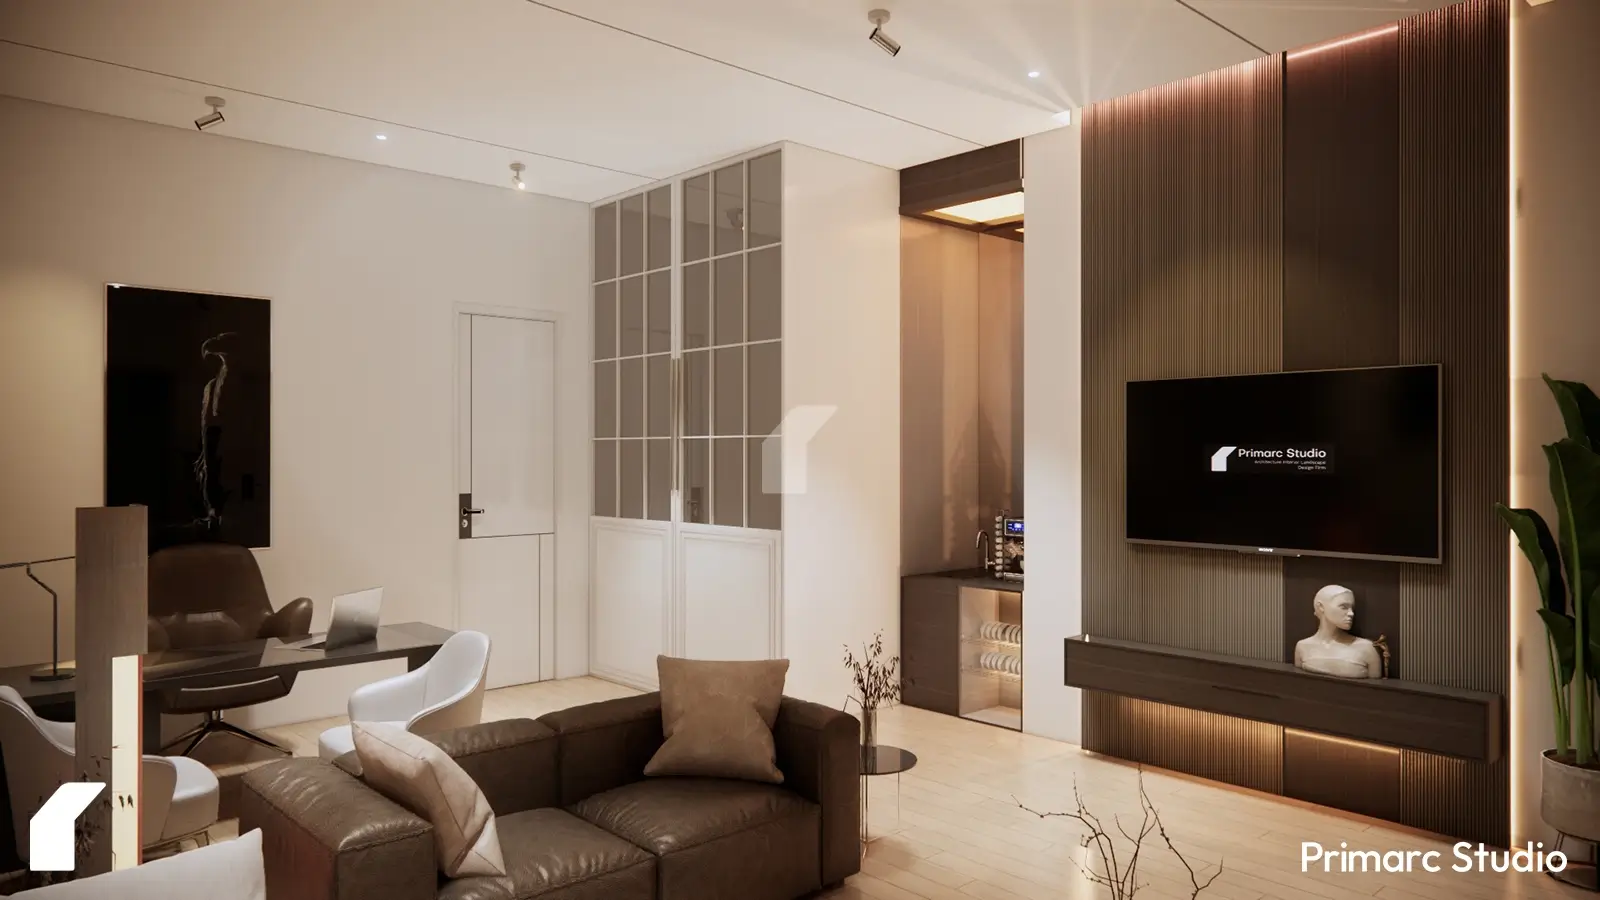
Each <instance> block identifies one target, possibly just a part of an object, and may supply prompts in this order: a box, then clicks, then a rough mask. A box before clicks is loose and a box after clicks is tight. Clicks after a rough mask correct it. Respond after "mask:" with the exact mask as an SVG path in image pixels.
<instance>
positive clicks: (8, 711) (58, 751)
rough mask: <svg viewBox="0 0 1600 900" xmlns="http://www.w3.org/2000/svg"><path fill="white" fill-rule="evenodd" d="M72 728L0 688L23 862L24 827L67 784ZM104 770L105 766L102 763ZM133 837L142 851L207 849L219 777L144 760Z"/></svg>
mask: <svg viewBox="0 0 1600 900" xmlns="http://www.w3.org/2000/svg"><path fill="white" fill-rule="evenodd" d="M76 741H77V726H76V725H74V724H73V723H71V722H49V721H46V720H44V719H41V718H39V717H38V716H37V715H35V714H34V712H33V708H32V707H30V706H29V705H28V702H27V701H26V700H24V699H22V696H21V695H20V694H18V693H17V691H16V689H15V688H13V687H11V686H9V685H0V753H3V754H4V759H5V765H6V791H7V792H8V793H9V794H10V797H11V827H12V829H13V833H14V834H15V835H16V838H17V855H18V856H20V857H21V858H22V860H23V861H24V862H26V861H27V859H28V844H29V836H28V829H29V823H30V822H31V821H32V819H33V816H34V814H35V813H37V812H38V811H39V808H40V807H42V806H44V803H45V801H46V800H48V799H50V796H51V795H52V794H54V793H55V790H56V788H58V787H60V786H61V785H63V784H65V783H67V782H69V781H72V780H73V779H74V778H75V775H74V769H75V766H74V759H75V757H76V750H75V746H74V745H75V743H76ZM106 766H107V767H109V766H110V761H109V760H108V761H107V762H106ZM139 789H140V792H141V794H140V809H139V834H140V837H141V838H142V840H141V843H142V844H143V845H144V849H146V850H152V849H157V848H160V847H163V846H169V845H171V844H175V843H177V842H178V841H181V840H184V839H186V838H196V839H198V840H200V841H201V842H203V843H208V842H209V841H208V839H207V838H206V837H205V831H206V829H208V828H210V827H211V826H212V825H213V824H215V823H216V821H217V802H218V796H219V790H218V784H217V776H216V775H214V774H212V772H211V770H210V769H208V768H206V767H205V765H204V764H203V763H199V762H196V761H195V760H192V759H189V758H188V757H186V756H146V757H144V763H143V765H142V766H141V768H140V771H139Z"/></svg>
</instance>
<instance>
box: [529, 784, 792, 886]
mask: <svg viewBox="0 0 1600 900" xmlns="http://www.w3.org/2000/svg"><path fill="white" fill-rule="evenodd" d="M569 808H570V809H571V810H572V812H573V813H575V814H576V815H578V816H579V817H581V818H583V819H585V820H586V821H589V822H592V823H594V824H595V825H598V826H599V827H601V828H603V829H605V830H606V831H609V832H611V833H612V834H614V835H616V836H618V837H621V838H625V839H627V840H628V841H629V842H631V843H633V844H636V845H638V846H640V847H643V848H645V849H647V850H649V851H650V852H652V853H654V854H655V855H656V856H657V857H659V859H658V860H657V863H656V866H657V875H658V884H659V890H658V892H657V894H656V896H657V897H658V898H659V900H789V898H793V897H799V896H802V895H804V894H806V893H807V892H809V891H814V890H817V889H818V888H820V887H821V886H822V883H821V851H820V846H821V836H822V808H821V807H819V806H817V805H816V804H815V803H812V802H810V801H809V800H806V799H804V798H803V797H801V796H800V795H798V794H796V793H794V792H792V791H788V790H785V789H784V788H781V787H778V786H776V785H770V784H757V783H755V782H749V781H732V780H726V779H720V778H647V779H645V780H644V781H639V782H635V783H633V784H627V785H623V786H622V787H619V788H614V789H612V790H609V791H606V792H604V793H601V794H596V795H594V796H592V797H589V798H587V799H585V800H581V801H579V802H578V803H576V804H574V805H573V806H571V807H569ZM508 852H509V851H508Z"/></svg>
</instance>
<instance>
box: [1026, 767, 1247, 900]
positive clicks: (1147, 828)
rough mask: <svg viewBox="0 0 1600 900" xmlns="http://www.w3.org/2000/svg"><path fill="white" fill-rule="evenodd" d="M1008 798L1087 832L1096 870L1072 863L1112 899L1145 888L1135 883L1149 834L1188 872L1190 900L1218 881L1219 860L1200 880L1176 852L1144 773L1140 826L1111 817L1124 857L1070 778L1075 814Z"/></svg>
mask: <svg viewBox="0 0 1600 900" xmlns="http://www.w3.org/2000/svg"><path fill="white" fill-rule="evenodd" d="M1011 799H1012V800H1013V801H1015V802H1016V804H1017V806H1018V807H1019V808H1020V809H1022V810H1023V811H1024V812H1029V813H1033V814H1034V815H1036V816H1038V817H1039V818H1041V819H1050V818H1061V819H1073V820H1075V821H1077V822H1078V824H1080V825H1082V826H1083V827H1084V828H1086V829H1088V830H1089V833H1088V834H1087V835H1086V836H1084V838H1083V842H1082V846H1084V847H1093V848H1094V851H1095V853H1096V855H1098V856H1099V857H1100V864H1099V868H1098V869H1096V867H1095V864H1094V862H1093V861H1092V860H1086V861H1085V863H1079V862H1078V861H1077V860H1073V861H1072V864H1073V865H1075V866H1077V867H1078V871H1080V872H1082V873H1083V875H1084V877H1085V878H1087V879H1089V881H1090V882H1092V883H1094V884H1098V885H1102V886H1103V887H1105V888H1106V889H1107V890H1109V891H1110V892H1111V900H1133V898H1134V895H1136V894H1137V893H1138V892H1139V889H1140V888H1143V887H1145V885H1144V884H1141V883H1140V882H1139V880H1138V875H1139V861H1140V855H1141V854H1142V853H1143V852H1144V849H1145V839H1146V838H1149V837H1150V836H1151V835H1152V834H1153V835H1155V836H1156V837H1158V838H1160V840H1161V843H1162V844H1165V845H1166V848H1167V850H1168V852H1170V853H1171V854H1172V855H1173V856H1175V857H1177V858H1178V862H1180V863H1182V864H1183V868H1184V871H1186V872H1188V874H1189V888H1190V894H1189V897H1190V900H1194V898H1197V897H1199V896H1200V892H1201V891H1203V890H1205V889H1206V888H1208V887H1210V886H1211V883H1212V882H1213V881H1216V880H1217V876H1219V875H1221V874H1222V863H1221V862H1220V861H1219V862H1218V863H1217V870H1216V871H1215V872H1212V873H1211V876H1210V877H1209V878H1206V879H1205V880H1204V881H1201V880H1200V876H1198V875H1197V874H1195V871H1194V866H1192V865H1190V863H1189V860H1187V859H1185V858H1184V856H1183V854H1182V853H1181V852H1179V851H1178V848H1177V847H1174V846H1173V845H1172V838H1170V837H1168V836H1167V828H1166V826H1165V825H1163V824H1162V822H1161V813H1160V812H1158V811H1157V810H1156V806H1155V804H1154V803H1152V802H1151V800H1150V795H1149V794H1148V793H1147V792H1146V791H1145V789H1144V771H1143V770H1140V772H1139V809H1140V810H1141V811H1142V812H1143V817H1142V819H1141V821H1140V822H1139V827H1138V828H1137V829H1133V830H1130V829H1129V828H1128V827H1126V826H1124V825H1123V824H1122V819H1121V817H1119V816H1112V817H1111V827H1112V828H1114V829H1116V831H1117V833H1119V834H1121V835H1122V837H1123V839H1124V840H1125V841H1127V842H1128V843H1131V844H1132V845H1133V846H1132V848H1131V849H1128V850H1127V852H1126V853H1123V854H1119V853H1118V852H1117V841H1116V838H1115V836H1114V835H1113V834H1112V833H1111V832H1110V831H1109V830H1108V829H1107V828H1106V825H1105V823H1104V822H1102V821H1101V819H1100V818H1099V817H1098V816H1096V815H1095V814H1094V813H1092V812H1090V811H1089V808H1088V807H1087V806H1085V805H1084V803H1083V794H1081V793H1080V792H1079V791H1078V782H1077V779H1073V782H1072V799H1073V802H1075V803H1076V804H1077V806H1078V809H1077V811H1076V812H1039V811H1038V810H1033V809H1029V808H1028V807H1026V806H1024V805H1023V804H1022V801H1020V800H1017V798H1016V797H1012V798H1011Z"/></svg>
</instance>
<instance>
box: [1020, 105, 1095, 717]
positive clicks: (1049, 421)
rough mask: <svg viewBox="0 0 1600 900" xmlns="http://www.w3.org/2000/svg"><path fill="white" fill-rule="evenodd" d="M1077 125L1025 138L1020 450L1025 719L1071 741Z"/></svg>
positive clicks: (1076, 487) (1075, 592) (1077, 613)
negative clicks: (1024, 525) (1068, 649)
mask: <svg viewBox="0 0 1600 900" xmlns="http://www.w3.org/2000/svg"><path fill="white" fill-rule="evenodd" d="M1080 131H1081V126H1079V125H1077V124H1073V125H1071V126H1069V127H1066V128H1059V129H1056V130H1055V131H1047V132H1045V133H1043V134H1038V135H1034V136H1033V137H1030V138H1027V139H1025V140H1024V141H1023V148H1022V159H1023V179H1024V190H1025V191H1026V193H1027V198H1028V200H1027V203H1028V210H1027V243H1026V244H1025V245H1024V248H1025V250H1024V252H1025V257H1024V261H1023V323H1024V324H1023V388H1022V392H1023V401H1022V402H1023V415H1022V430H1023V438H1022V446H1023V451H1022V458H1023V460H1024V461H1025V465H1026V466H1027V473H1028V474H1027V478H1026V480H1025V481H1024V483H1023V497H1024V502H1023V506H1024V508H1025V509H1026V510H1027V520H1028V571H1027V583H1026V589H1025V591H1024V593H1023V597H1022V623H1023V648H1022V658H1023V666H1024V669H1023V679H1022V685H1023V692H1022V693H1023V696H1022V724H1023V728H1024V730H1026V731H1028V732H1029V733H1031V734H1039V735H1044V736H1045V737H1052V738H1056V739H1057V740H1063V741H1071V742H1073V743H1078V742H1079V741H1081V739H1082V719H1083V716H1082V709H1083V700H1082V697H1081V692H1080V691H1078V690H1077V689H1075V688H1068V687H1065V686H1064V685H1063V684H1062V678H1063V676H1064V674H1065V673H1064V672H1063V670H1062V666H1063V660H1062V643H1061V642H1062V640H1063V639H1065V638H1067V637H1070V636H1072V635H1075V634H1079V633H1081V632H1082V631H1083V570H1082V565H1081V561H1082V549H1083V511H1082V507H1083V476H1082V465H1081V454H1082V443H1083V440H1082V435H1083V422H1082V385H1083V369H1082V365H1083V364H1082V357H1083V344H1082V322H1083V317H1082V284H1083V280H1082V275H1081V272H1082V252H1081V246H1082V245H1081V241H1080V234H1081V227H1080V226H1081V219H1082V216H1081V209H1082V196H1081V193H1080V185H1081V179H1080V173H1081V171H1082V165H1081V152H1080V144H1079V141H1080Z"/></svg>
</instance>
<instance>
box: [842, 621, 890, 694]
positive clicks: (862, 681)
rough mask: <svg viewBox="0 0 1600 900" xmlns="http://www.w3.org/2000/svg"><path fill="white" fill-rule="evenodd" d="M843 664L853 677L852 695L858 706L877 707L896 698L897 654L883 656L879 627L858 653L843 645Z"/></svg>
mask: <svg viewBox="0 0 1600 900" xmlns="http://www.w3.org/2000/svg"><path fill="white" fill-rule="evenodd" d="M844 666H845V668H847V669H849V670H850V675H851V677H852V678H854V679H855V685H856V699H857V700H858V701H860V703H861V708H862V709H877V708H878V707H880V706H888V705H890V704H892V703H894V702H896V701H898V700H899V699H900V678H899V674H900V657H898V656H891V657H889V658H888V659H887V660H885V659H884V658H883V632H882V631H879V632H878V633H876V634H874V635H873V636H872V643H870V644H864V645H863V646H862V647H861V656H860V657H857V656H856V655H855V653H854V652H853V651H851V649H850V647H849V645H848V644H847V645H845V648H844Z"/></svg>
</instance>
